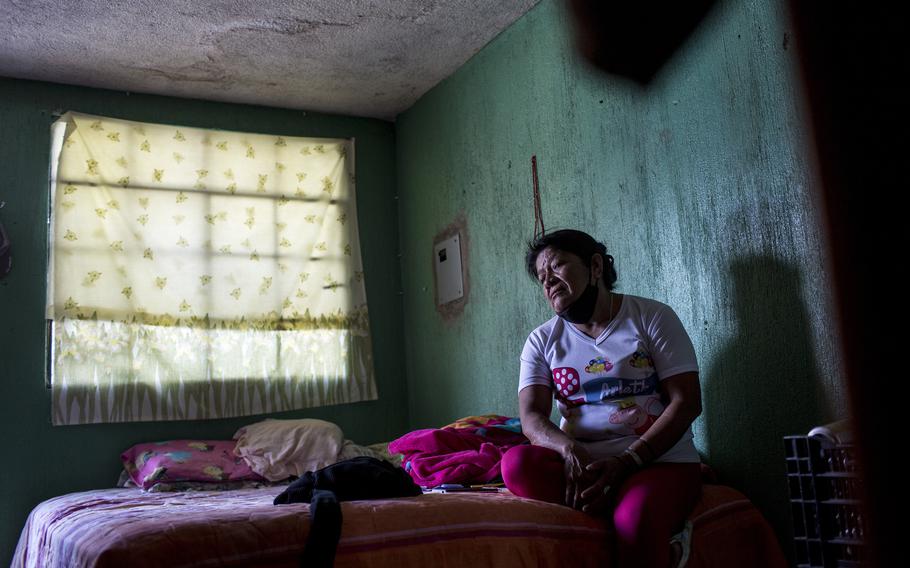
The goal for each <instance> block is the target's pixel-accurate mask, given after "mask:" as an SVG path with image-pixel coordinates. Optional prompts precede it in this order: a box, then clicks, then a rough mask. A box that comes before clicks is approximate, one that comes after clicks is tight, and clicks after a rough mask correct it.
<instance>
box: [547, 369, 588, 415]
mask: <svg viewBox="0 0 910 568" xmlns="http://www.w3.org/2000/svg"><path fill="white" fill-rule="evenodd" d="M580 381H581V375H580V374H579V373H578V371H577V370H576V369H573V368H572V367H557V368H555V369H553V385H554V386H555V387H556V396H557V397H558V398H559V399H560V400H562V401H563V402H564V403H566V404H567V405H569V406H576V405H579V404H582V403H584V401H585V397H584V395H581V396H575V395H577V394H578V392H579V391H580V390H581V382H580Z"/></svg>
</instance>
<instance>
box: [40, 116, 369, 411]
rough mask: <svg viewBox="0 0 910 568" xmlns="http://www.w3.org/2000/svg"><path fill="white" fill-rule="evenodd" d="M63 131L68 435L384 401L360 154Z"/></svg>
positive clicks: (62, 339)
mask: <svg viewBox="0 0 910 568" xmlns="http://www.w3.org/2000/svg"><path fill="white" fill-rule="evenodd" d="M55 128H56V129H57V130H58V131H59V133H60V136H59V137H58V139H57V146H58V147H59V152H56V151H55V160H54V166H55V167H54V170H55V175H54V178H55V182H54V183H53V186H54V187H53V205H52V216H53V217H52V223H51V242H52V247H51V248H52V253H51V262H50V269H49V278H48V280H49V282H48V300H47V317H48V319H50V320H52V321H53V332H54V333H53V346H52V348H53V353H52V368H51V377H52V380H51V387H52V392H53V397H52V399H53V422H54V424H83V423H95V422H124V421H142V420H182V419H204V418H224V417H229V416H241V415H249V414H259V413H268V412H277V411H283V410H291V409H297V408H306V407H311V406H321V405H328V404H338V403H344V402H355V401H360V400H371V399H375V398H376V396H377V395H376V386H375V381H374V376H373V363H372V350H371V342H370V336H369V318H368V314H367V306H366V294H365V290H364V281H363V268H362V264H361V257H360V245H359V237H358V233H357V213H356V209H355V199H354V175H353V172H354V167H353V142H352V141H350V140H339V139H316V138H296V137H288V136H269V135H260V134H247V133H238V132H224V131H215V130H204V129H198V128H184V127H174V126H166V125H156V124H146V123H138V122H129V121H124V120H116V119H109V118H100V117H96V116H87V115H82V114H76V113H67V114H66V115H64V116H63V117H62V118H61V119H60V121H58V123H57V125H55Z"/></svg>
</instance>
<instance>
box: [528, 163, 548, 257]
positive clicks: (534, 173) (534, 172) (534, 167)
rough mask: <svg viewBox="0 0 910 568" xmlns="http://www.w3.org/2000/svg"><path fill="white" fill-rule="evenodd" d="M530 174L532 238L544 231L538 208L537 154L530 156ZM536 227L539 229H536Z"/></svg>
mask: <svg viewBox="0 0 910 568" xmlns="http://www.w3.org/2000/svg"><path fill="white" fill-rule="evenodd" d="M531 175H532V177H533V178H534V238H535V239H537V238H539V237H542V236H543V234H544V233H545V232H546V229H545V228H544V226H543V211H542V210H541V208H540V183H539V182H538V180H537V156H536V155H534V156H531ZM538 227H540V230H539V231H538V229H537V228H538Z"/></svg>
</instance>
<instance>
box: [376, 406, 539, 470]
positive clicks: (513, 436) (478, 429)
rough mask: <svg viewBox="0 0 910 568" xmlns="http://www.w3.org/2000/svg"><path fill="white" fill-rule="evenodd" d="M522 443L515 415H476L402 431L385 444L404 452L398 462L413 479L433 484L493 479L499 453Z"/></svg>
mask: <svg viewBox="0 0 910 568" xmlns="http://www.w3.org/2000/svg"><path fill="white" fill-rule="evenodd" d="M526 443H528V439H527V438H525V437H524V435H523V434H521V429H520V427H519V425H518V421H517V419H515V418H507V417H505V416H477V417H470V418H468V419H462V420H460V421H458V422H456V423H455V424H452V425H450V426H446V427H445V428H431V429H426V430H416V431H414V432H411V433H409V434H405V435H404V436H402V437H401V438H398V439H397V440H395V441H393V442H392V443H390V444H389V451H390V452H392V453H396V454H404V460H403V461H402V465H403V467H404V468H405V469H406V470H407V471H408V473H410V474H411V477H412V478H413V479H414V482H415V483H417V484H418V485H421V486H423V487H435V486H437V485H440V484H443V483H488V482H491V481H494V480H496V479H498V478H499V477H500V471H499V464H500V462H501V461H502V454H503V453H504V452H505V451H506V450H507V449H509V448H511V447H512V446H517V445H519V444H526Z"/></svg>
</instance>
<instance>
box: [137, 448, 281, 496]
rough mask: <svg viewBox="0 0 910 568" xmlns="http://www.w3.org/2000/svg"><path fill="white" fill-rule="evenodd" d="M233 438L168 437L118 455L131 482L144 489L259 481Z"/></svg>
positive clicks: (258, 476) (259, 477)
mask: <svg viewBox="0 0 910 568" xmlns="http://www.w3.org/2000/svg"><path fill="white" fill-rule="evenodd" d="M236 444H237V442H235V441H233V440H172V441H168V442H154V443H148V444H136V445H135V446H133V447H132V448H130V449H128V450H127V451H125V452H123V453H122V454H120V459H121V460H122V461H123V467H124V468H125V469H126V472H127V473H128V474H129V476H130V479H132V480H133V483H135V484H136V485H138V486H139V487H141V488H143V489H148V488H150V487H152V486H153V485H155V484H156V483H174V482H181V481H196V482H211V483H221V482H225V481H261V480H263V478H262V477H261V476H260V475H258V474H256V473H254V472H253V470H252V469H250V466H249V465H248V464H247V463H246V461H244V459H243V458H241V457H240V456H237V455H234V447H235V445H236Z"/></svg>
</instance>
